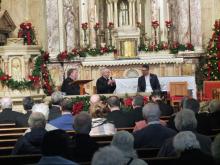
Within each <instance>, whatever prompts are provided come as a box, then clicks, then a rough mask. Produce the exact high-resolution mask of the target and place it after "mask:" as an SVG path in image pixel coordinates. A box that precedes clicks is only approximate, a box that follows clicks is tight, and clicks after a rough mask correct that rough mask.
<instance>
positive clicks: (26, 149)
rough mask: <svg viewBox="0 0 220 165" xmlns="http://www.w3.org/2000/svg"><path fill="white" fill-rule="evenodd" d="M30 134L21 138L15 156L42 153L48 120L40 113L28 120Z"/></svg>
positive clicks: (34, 113)
mask: <svg viewBox="0 0 220 165" xmlns="http://www.w3.org/2000/svg"><path fill="white" fill-rule="evenodd" d="M28 125H29V127H30V129H31V131H30V132H28V133H26V134H25V135H24V136H22V137H20V138H19V139H18V141H17V143H16V144H15V147H14V149H13V151H12V154H13V155H22V154H23V155H24V154H39V153H41V144H42V141H43V137H44V134H45V133H46V132H47V131H46V130H45V125H46V119H45V117H44V115H43V114H42V113H40V112H32V114H31V115H30V117H29V119H28Z"/></svg>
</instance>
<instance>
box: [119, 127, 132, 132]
mask: <svg viewBox="0 0 220 165" xmlns="http://www.w3.org/2000/svg"><path fill="white" fill-rule="evenodd" d="M133 130H134V127H126V128H117V131H128V132H130V133H132V132H133Z"/></svg>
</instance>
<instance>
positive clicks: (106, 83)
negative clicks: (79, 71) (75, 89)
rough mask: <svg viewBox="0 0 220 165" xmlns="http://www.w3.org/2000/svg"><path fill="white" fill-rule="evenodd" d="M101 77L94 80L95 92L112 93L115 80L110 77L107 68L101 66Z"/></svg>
mask: <svg viewBox="0 0 220 165" xmlns="http://www.w3.org/2000/svg"><path fill="white" fill-rule="evenodd" d="M101 75H102V76H101V77H100V78H99V79H98V80H97V81H96V90H97V94H109V93H113V92H114V90H115V88H116V84H115V80H112V78H111V77H110V70H109V69H108V68H103V69H102V70H101Z"/></svg>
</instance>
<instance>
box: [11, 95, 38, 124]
mask: <svg viewBox="0 0 220 165" xmlns="http://www.w3.org/2000/svg"><path fill="white" fill-rule="evenodd" d="M33 105H34V100H33V99H32V98H31V97H29V96H28V97H24V98H23V107H24V110H25V111H26V114H24V115H19V116H18V117H17V119H16V123H15V124H16V127H28V119H29V117H30V115H31V113H32V110H31V109H32V107H33Z"/></svg>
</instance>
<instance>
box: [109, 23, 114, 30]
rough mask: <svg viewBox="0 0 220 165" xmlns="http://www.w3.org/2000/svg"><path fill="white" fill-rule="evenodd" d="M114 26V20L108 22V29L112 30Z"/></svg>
mask: <svg viewBox="0 0 220 165" xmlns="http://www.w3.org/2000/svg"><path fill="white" fill-rule="evenodd" d="M113 28H114V23H113V22H109V23H108V29H109V30H112V29H113Z"/></svg>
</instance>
